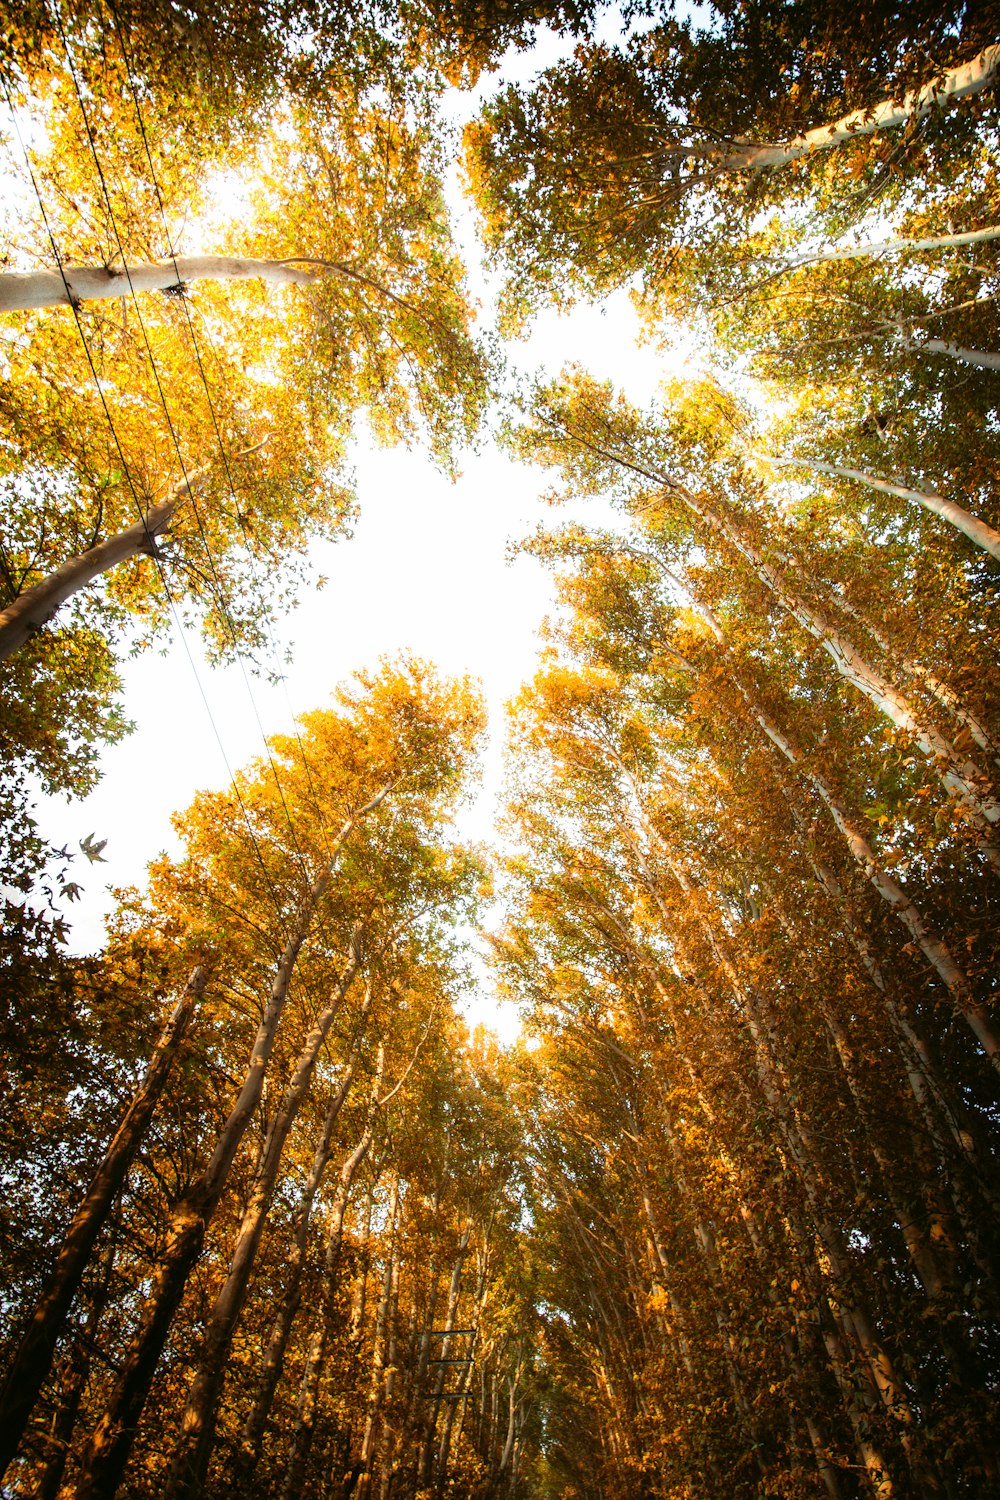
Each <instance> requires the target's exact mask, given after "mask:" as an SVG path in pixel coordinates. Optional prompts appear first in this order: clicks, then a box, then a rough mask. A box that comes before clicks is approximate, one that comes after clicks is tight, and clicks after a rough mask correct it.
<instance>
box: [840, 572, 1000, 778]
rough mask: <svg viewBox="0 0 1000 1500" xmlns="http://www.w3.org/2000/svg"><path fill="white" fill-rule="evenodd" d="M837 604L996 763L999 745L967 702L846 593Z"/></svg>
mask: <svg viewBox="0 0 1000 1500" xmlns="http://www.w3.org/2000/svg"><path fill="white" fill-rule="evenodd" d="M837 603H838V605H839V607H840V608H841V609H842V610H843V611H844V613H845V614H846V615H848V616H850V618H851V619H852V620H857V621H859V623H860V624H861V625H862V626H863V627H864V629H865V630H867V631H868V633H869V635H870V636H871V638H872V640H873V641H874V642H875V644H876V646H878V648H879V650H880V651H884V652H885V654H886V655H887V656H890V657H893V658H894V659H895V660H896V661H897V662H898V663H899V665H900V667H901V668H902V669H903V671H904V672H905V673H906V674H907V676H908V677H915V678H916V680H917V681H918V682H919V683H920V684H921V686H922V687H923V688H924V690H925V691H926V692H928V693H930V695H931V697H932V698H936V699H937V701H938V703H940V704H941V707H942V708H944V709H946V710H947V711H948V713H949V714H950V715H951V717H952V718H953V719H954V720H955V722H956V724H958V725H959V726H960V728H962V729H965V730H967V731H968V733H969V735H970V737H971V738H972V740H973V741H974V742H975V743H976V744H977V745H978V746H979V748H980V750H985V751H986V754H987V755H988V756H989V757H990V759H991V760H992V761H994V762H995V763H996V764H997V765H1000V745H998V744H997V741H996V740H995V739H994V738H993V736H992V735H991V734H990V732H989V731H988V730H987V728H986V726H985V725H984V724H983V722H982V720H981V719H980V718H978V717H977V715H976V714H975V713H974V712H973V711H972V709H971V708H970V707H969V706H968V704H967V703H965V702H963V701H962V699H961V698H959V696H958V694H957V693H956V692H955V689H954V688H953V687H950V686H949V684H948V683H947V682H943V681H942V680H941V678H940V677H938V676H937V674H936V673H935V672H932V671H931V669H930V667H925V666H924V665H923V664H922V663H921V662H916V661H914V660H913V659H912V657H909V656H907V655H906V654H905V653H904V652H902V651H900V649H899V648H898V646H897V645H896V644H895V643H894V642H892V641H890V640H889V639H888V637H887V636H886V634H885V632H884V630H882V628H881V627H880V626H879V625H877V624H876V622H875V621H874V620H873V619H872V617H871V615H869V614H868V613H867V612H866V611H864V610H861V609H859V608H858V606H857V605H856V604H854V603H852V601H851V600H850V599H848V598H847V597H846V595H844V594H843V593H842V594H840V595H838V599H837Z"/></svg>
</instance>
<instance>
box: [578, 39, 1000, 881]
mask: <svg viewBox="0 0 1000 1500" xmlns="http://www.w3.org/2000/svg"><path fill="white" fill-rule="evenodd" d="M994 50H995V52H996V54H997V62H998V64H1000V46H998V47H997V48H995V49H994ZM567 435H568V436H570V437H572V438H573V439H575V440H576V441H578V442H580V443H581V445H582V446H584V447H586V448H589V449H590V450H591V451H592V452H593V453H596V454H599V455H600V456H601V457H603V458H606V459H608V460H610V461H611V462H612V463H616V464H619V465H621V467H622V468H625V469H628V470H630V471H631V472H632V473H634V474H639V475H641V476H642V477H643V478H645V479H648V480H650V481H651V482H652V483H654V484H659V485H662V487H663V488H664V490H665V491H666V492H667V494H669V495H672V496H674V497H675V498H676V499H677V500H679V501H680V502H681V504H683V505H685V506H686V507H687V509H688V510H690V511H691V513H692V514H693V515H695V516H697V517H698V519H699V520H701V521H703V522H704V523H705V525H706V526H707V527H708V528H709V530H710V531H714V532H715V533H716V534H717V535H718V536H720V537H722V538H724V539H725V541H726V542H728V544H729V545H730V546H731V547H732V548H734V549H735V551H736V552H738V553H739V555H740V556H741V557H742V558H743V559H744V560H745V561H746V562H747V563H748V564H749V565H750V567H751V568H752V569H753V571H754V573H755V574H756V575H757V577H758V578H759V579H760V581H761V583H763V584H764V586H765V588H767V589H769V590H770V592H771V593H772V594H774V596H775V598H776V599H777V600H778V602H779V603H780V604H781V605H782V607H783V608H784V609H786V610H787V611H788V613H789V614H790V615H791V616H792V618H793V619H794V620H796V621H797V622H798V624H799V625H801V626H802V628H803V629H804V630H806V631H807V632H808V633H809V634H810V635H811V636H812V637H813V638H814V639H815V640H817V641H819V642H820V644H821V646H822V647H823V649H824V651H825V652H826V653H827V655H828V656H829V657H830V660H831V661H832V662H833V664H834V666H835V667H836V669H837V671H838V672H839V673H840V675H841V676H842V677H843V678H844V679H845V681H847V682H849V683H850V684H851V686H852V687H854V688H856V689H857V690H858V691H859V692H861V693H863V694H864V696H865V697H866V698H867V699H868V700H869V702H870V703H872V704H873V705H874V706H875V707H876V708H877V709H878V711H879V712H880V713H881V714H883V715H884V716H885V717H886V718H887V719H888V720H889V722H890V723H891V724H893V725H895V727H896V728H897V729H901V730H903V731H904V732H905V733H906V734H909V735H911V736H912V737H913V740H914V742H915V744H916V745H917V746H918V747H919V749H920V751H921V753H922V754H923V755H924V757H925V758H926V760H927V761H928V763H929V765H930V766H931V768H932V769H933V771H934V774H935V775H936V776H937V778H938V780H939V781H940V783H941V785H942V787H943V788H944V790H945V791H946V792H948V793H949V794H950V795H951V796H954V797H955V798H956V799H957V800H958V801H959V802H960V803H962V804H963V805H964V806H965V807H966V809H967V810H968V813H969V817H970V821H971V822H972V823H973V824H974V826H975V828H976V831H977V833H978V834H979V835H980V838H981V840H982V847H983V851H984V853H985V854H986V856H987V858H988V859H989V860H990V863H991V864H993V865H994V867H995V868H997V869H1000V847H998V846H997V845H995V844H993V843H992V842H991V841H990V837H989V835H990V830H991V825H992V824H994V823H996V822H998V821H1000V800H998V799H997V798H996V797H995V796H994V795H993V794H992V793H991V792H990V790H989V783H988V778H987V777H985V776H984V775H983V772H982V771H981V770H980V768H979V767H978V766H977V765H976V763H975V762H974V761H972V760H970V758H969V757H968V756H967V755H965V754H963V753H961V752H959V751H958V750H957V749H956V748H955V746H954V745H952V744H951V743H950V742H949V741H948V740H947V739H946V738H945V737H944V735H943V734H941V733H940V731H939V730H938V729H936V728H935V727H934V725H933V724H927V723H926V722H924V720H923V718H922V716H921V715H920V714H918V713H917V712H916V710H915V709H914V708H913V706H912V705H911V704H910V703H909V702H908V701H907V699H906V698H905V697H904V696H903V695H902V693H900V692H899V691H898V690H897V689H896V688H895V687H894V686H893V685H892V683H890V682H889V681H887V680H886V678H884V677H883V676H882V674H881V673H880V672H879V671H878V670H877V669H876V668H875V667H873V666H872V665H871V664H870V663H869V662H868V661H867V660H866V659H865V657H864V655H863V654H862V653H861V652H860V651H859V650H858V649H857V647H856V646H855V645H854V643H853V642H852V641H851V640H850V638H849V637H848V635H847V634H846V632H845V631H844V630H842V629H840V628H839V627H838V626H837V625H836V624H835V623H834V622H833V621H832V620H830V619H829V618H827V616H826V615H825V614H823V612H822V611H820V610H818V609H817V608H816V607H815V606H813V605H811V604H809V603H808V602H807V601H806V600H805V599H804V598H802V597H801V596H800V595H799V594H798V593H797V592H796V591H795V590H794V589H793V588H790V587H789V585H788V583H787V582H786V580H785V578H784V577H783V576H782V573H781V572H780V570H779V569H777V568H776V567H774V566H773V565H772V564H771V563H769V562H768V561H767V559H766V558H765V557H764V555H763V554H762V553H761V551H760V549H759V548H758V547H757V545H756V543H755V542H754V541H753V540H752V539H751V538H750V537H749V536H748V535H747V531H746V527H745V525H744V524H743V523H742V522H741V521H740V520H738V519H737V518H736V517H735V516H731V515H728V514H726V512H725V511H723V510H721V509H720V508H719V507H718V506H717V505H714V504H713V503H712V502H711V501H710V500H708V499H706V498H705V497H704V496H702V495H700V494H699V495H696V494H694V493H692V491H691V490H689V489H688V488H687V486H686V485H683V484H681V483H680V482H679V481H678V480H676V479H673V478H671V476H670V475H669V474H665V473H664V472H663V471H662V470H659V469H654V468H652V467H650V466H649V465H647V464H645V463H643V462H641V461H639V460H637V459H635V460H634V459H631V458H627V457H623V456H622V454H620V453H617V452H615V451H614V450H613V449H607V448H602V447H601V445H600V444H598V443H594V442H592V441H591V440H590V439H588V438H586V437H583V436H581V435H579V434H577V433H575V432H573V431H572V429H567ZM700 612H701V613H702V614H703V617H705V618H706V623H708V624H709V627H710V628H711V629H712V631H713V634H714V635H715V637H716V639H717V640H718V639H720V638H721V632H720V631H719V628H718V624H717V622H715V624H714V627H713V625H712V620H713V619H714V617H711V616H710V615H705V612H704V611H703V610H702V611H700Z"/></svg>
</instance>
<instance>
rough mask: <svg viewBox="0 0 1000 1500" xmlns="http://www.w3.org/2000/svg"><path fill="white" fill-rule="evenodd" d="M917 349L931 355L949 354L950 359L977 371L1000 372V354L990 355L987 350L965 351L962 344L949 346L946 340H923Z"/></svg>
mask: <svg viewBox="0 0 1000 1500" xmlns="http://www.w3.org/2000/svg"><path fill="white" fill-rule="evenodd" d="M916 348H917V349H928V350H929V351H930V352H931V354H947V356H948V358H949V359H957V360H958V361H959V362H960V363H961V364H963V365H972V366H974V368H975V369H977V370H1000V354H990V353H989V351H988V350H986V349H964V348H963V347H962V345H961V344H949V343H947V342H946V340H945V339H921V340H920V342H919V343H918V344H917V345H916Z"/></svg>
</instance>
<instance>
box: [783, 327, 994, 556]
mask: <svg viewBox="0 0 1000 1500" xmlns="http://www.w3.org/2000/svg"><path fill="white" fill-rule="evenodd" d="M997 369H1000V356H997ZM760 457H761V458H763V459H765V460H766V461H767V462H768V463H769V464H775V465H777V466H779V467H782V468H787V467H794V466H796V465H798V466H799V467H800V468H803V469H811V470H813V472H814V473H816V474H829V475H831V477H833V478H834V479H855V480H857V481H858V483H859V484H866V485H867V486H868V488H869V489H872V490H881V492H882V493H883V494H884V495H895V496H896V498H897V499H898V500H911V501H913V502H914V504H916V505H922V506H923V507H924V509H925V510H929V511H931V512H932V513H933V514H934V515H937V516H941V518H942V519H943V520H945V521H947V522H949V524H950V525H952V526H954V527H955V529H956V531H961V532H962V533H963V535H964V536H967V537H968V538H969V541H970V542H975V544H976V546H977V547H982V549H983V551H984V552H988V553H989V554H990V556H991V557H995V558H996V560H997V562H1000V531H996V530H994V528H993V527H992V526H988V525H987V524H986V522H985V521H980V520H979V518H978V517H977V516H974V515H972V514H971V513H970V512H969V511H967V510H964V509H963V508H962V506H961V505H956V504H955V502H954V500H946V499H945V497H944V496H943V495H939V494H938V492H937V491H936V490H918V489H912V488H911V487H910V486H908V485H905V484H897V483H896V482H895V481H894V480H891V479H879V478H878V477H877V476H876V475H875V474H866V473H864V471H863V470H861V469H847V468H842V467H841V466H840V465H839V464H827V463H820V462H819V460H818V459H813V458H775V457H774V456H773V455H772V454H770V453H762V454H761V455H760Z"/></svg>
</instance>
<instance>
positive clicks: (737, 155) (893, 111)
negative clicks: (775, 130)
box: [671, 47, 1000, 171]
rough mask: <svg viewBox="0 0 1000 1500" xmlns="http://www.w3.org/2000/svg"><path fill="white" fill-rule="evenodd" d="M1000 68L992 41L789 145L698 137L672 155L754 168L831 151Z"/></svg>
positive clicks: (936, 104) (900, 121)
mask: <svg viewBox="0 0 1000 1500" xmlns="http://www.w3.org/2000/svg"><path fill="white" fill-rule="evenodd" d="M998 69H1000V47H986V48H984V49H983V51H982V52H980V54H979V56H978V57H975V58H973V59H972V61H971V62H968V63H963V64H962V65H961V66H959V67H957V68H947V69H945V70H944V71H943V72H941V73H939V74H938V76H937V77H936V78H935V79H934V80H932V81H931V82H930V83H925V84H924V85H923V87H922V88H919V89H913V90H912V91H911V92H910V93H908V94H904V96H903V98H902V99H901V100H899V101H898V102H897V101H896V100H893V99H883V100H882V101H881V102H880V103H878V104H874V105H871V106H869V107H868V108H866V109H855V110H852V111H851V113H850V114H847V115H842V116H841V118H840V119H839V120H834V121H833V122H832V123H831V124H829V125H818V126H817V127H816V128H815V129H814V130H807V131H804V132H803V134H802V135H797V136H794V137H793V138H792V140H790V141H787V142H785V143H784V144H783V145H762V146H754V145H750V144H744V143H742V142H738V141H727V142H726V143H724V144H723V145H718V146H717V145H709V144H705V143H701V142H698V143H694V144H691V145H687V146H682V147H673V148H671V154H672V155H675V156H676V155H685V154H686V155H688V156H695V157H699V158H701V159H704V160H707V161H709V162H711V163H713V164H714V165H717V166H719V167H722V168H723V169H724V170H726V171H749V170H751V169H753V168H758V167H783V166H786V165H787V164H788V163H789V162H793V161H798V160H799V158H800V157H803V156H811V155H812V154H813V153H814V152H816V151H829V150H830V149H831V148H832V147H834V146H842V145H844V144H845V143H846V142H848V141H851V140H853V139H854V137H855V136H859V135H874V134H875V132H876V131H878V130H889V129H892V128H894V127H896V126H898V125H905V124H906V122H907V121H908V120H918V119H921V118H922V117H923V116H924V115H928V114H930V113H932V111H933V110H935V109H938V108H940V106H941V105H943V104H946V103H948V102H949V101H950V100H953V99H956V100H957V99H964V98H967V97H968V96H969V95H971V94H977V93H979V92H980V90H981V89H984V88H987V87H989V85H990V84H991V83H992V82H993V80H994V78H995V77H996V74H997V70H998Z"/></svg>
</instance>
